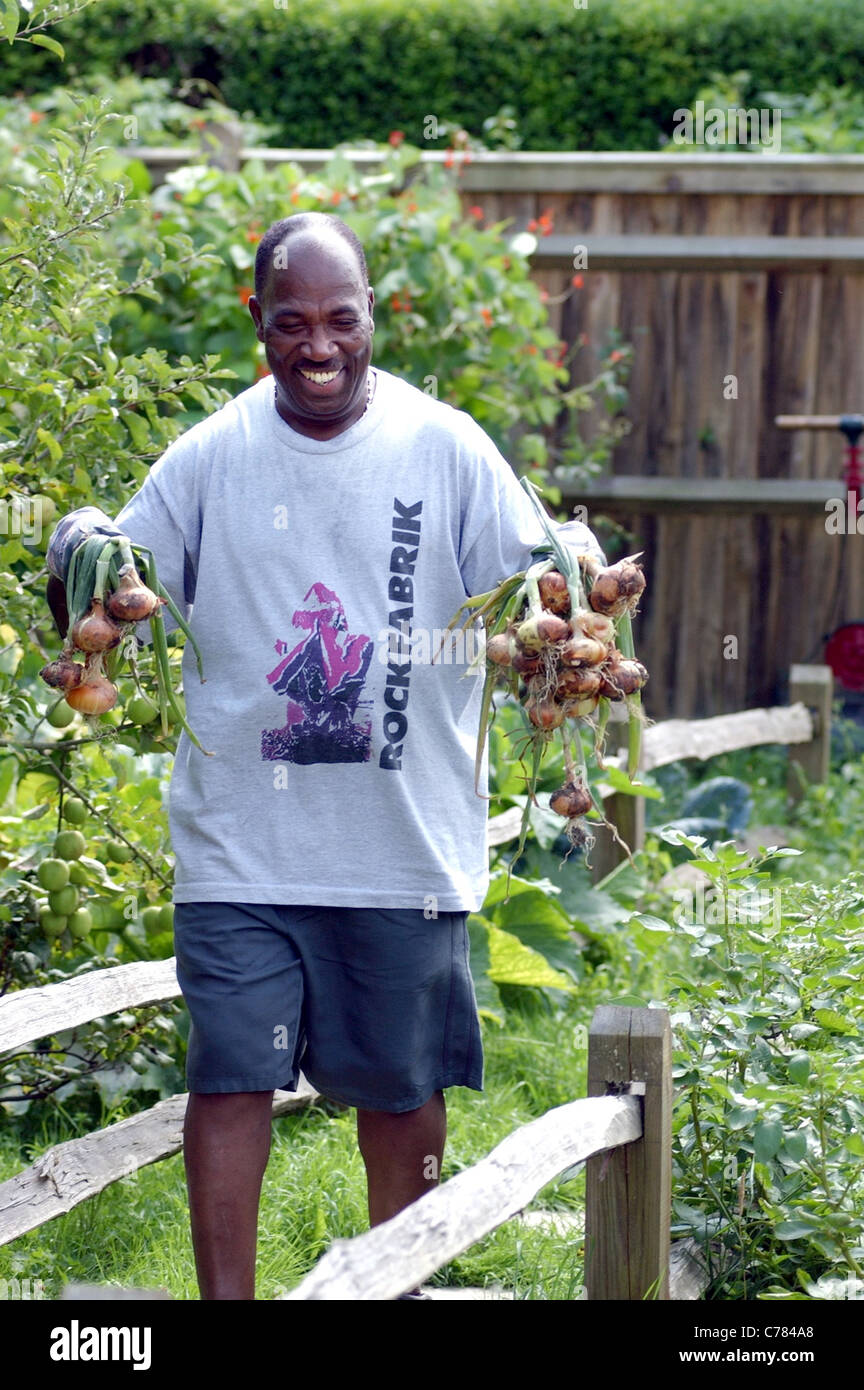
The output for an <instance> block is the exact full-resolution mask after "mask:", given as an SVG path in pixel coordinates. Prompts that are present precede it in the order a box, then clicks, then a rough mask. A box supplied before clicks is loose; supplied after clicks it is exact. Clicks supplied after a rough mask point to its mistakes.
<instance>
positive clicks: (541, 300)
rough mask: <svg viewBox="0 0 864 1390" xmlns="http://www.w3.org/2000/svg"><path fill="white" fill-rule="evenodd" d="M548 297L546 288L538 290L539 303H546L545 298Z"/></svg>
mask: <svg viewBox="0 0 864 1390" xmlns="http://www.w3.org/2000/svg"><path fill="white" fill-rule="evenodd" d="M548 298H549V291H548V290H541V291H540V303H541V304H545V303H546V300H547V299H548Z"/></svg>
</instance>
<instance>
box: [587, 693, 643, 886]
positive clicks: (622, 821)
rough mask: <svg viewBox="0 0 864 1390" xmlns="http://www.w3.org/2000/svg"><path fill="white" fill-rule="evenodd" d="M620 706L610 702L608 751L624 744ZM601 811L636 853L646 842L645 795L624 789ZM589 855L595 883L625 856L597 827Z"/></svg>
mask: <svg viewBox="0 0 864 1390" xmlns="http://www.w3.org/2000/svg"><path fill="white" fill-rule="evenodd" d="M619 708H621V709H622V711H623V712H626V711H625V710H624V707H623V706H616V705H613V706H612V710H611V712H610V716H609V723H608V725H607V726H606V746H607V749H608V751H609V752H610V753H617V752H619V751H620V750H621V749H626V747H627V729H628V723H627V721H626V720H624V719H623V718H622V717H621V715H619V713H618V710H619ZM603 814H604V815H605V817H606V819H607V820H608V821H609V822H610V823H611V824H612V825H614V826H615V829H616V830H617V831H618V834H619V835H620V837H621V839H622V840H623V841H624V843H625V845H629V846H630V850H631V852H632V853H634V854H635V853H636V850H637V849H641V848H642V846H643V845H644V843H645V798H644V796H627V795H625V794H624V793H623V792H620V793H616V794H615V795H614V796H608V797H607V798H606V800H605V801H604V802H603ZM590 858H591V878H592V880H593V882H594V883H599V882H600V880H601V878H605V877H606V875H607V874H611V872H612V870H613V869H615V868H617V867H618V865H619V864H620V863H621V861H622V860H623V859H626V858H627V855H626V854H625V852H624V850H623V849H622V848H621V846H620V845H619V843H618V841H617V840H616V839H615V838H614V836H613V835H612V832H611V831H609V830H604V829H603V827H602V826H600V827H598V830H597V837H596V840H595V842H594V848H593V849H592V851H591V855H590Z"/></svg>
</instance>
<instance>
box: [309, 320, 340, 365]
mask: <svg viewBox="0 0 864 1390" xmlns="http://www.w3.org/2000/svg"><path fill="white" fill-rule="evenodd" d="M304 350H305V351H306V352H307V353H308V355H309V356H310V357H314V358H315V360H316V361H321V362H326V360H327V359H328V358H330V357H335V355H336V351H335V344H334V342H333V339H332V338H331V337H330V334H329V332H328V330H327V328H325V327H324V325H323V324H315V325H314V326H313V327H311V328H310V329H309V333H308V335H307V338H306V342H305V344H304Z"/></svg>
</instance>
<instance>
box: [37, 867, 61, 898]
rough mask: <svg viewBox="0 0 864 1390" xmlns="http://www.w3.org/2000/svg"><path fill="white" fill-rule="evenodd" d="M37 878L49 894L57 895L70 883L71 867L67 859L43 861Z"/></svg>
mask: <svg viewBox="0 0 864 1390" xmlns="http://www.w3.org/2000/svg"><path fill="white" fill-rule="evenodd" d="M36 877H37V878H38V880H39V882H40V884H41V885H42V887H43V888H45V889H47V891H48V892H49V893H57V892H59V891H60V889H61V888H65V887H66V884H67V883H68V882H69V865H68V864H67V862H66V860H65V859H43V860H42V863H41V864H40V865H39V868H38V869H37V870H36Z"/></svg>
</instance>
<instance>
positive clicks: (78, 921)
mask: <svg viewBox="0 0 864 1390" xmlns="http://www.w3.org/2000/svg"><path fill="white" fill-rule="evenodd" d="M92 926H93V918H92V917H91V915H90V913H89V912H88V911H87V908H86V907H79V908H78V909H77V910H76V911H75V912H73V913H72V915H71V916H70V918H69V930H70V932H71V933H72V935H73V936H74V938H75V940H76V941H83V940H84V938H85V936H89V935H90V930H91V928H92Z"/></svg>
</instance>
